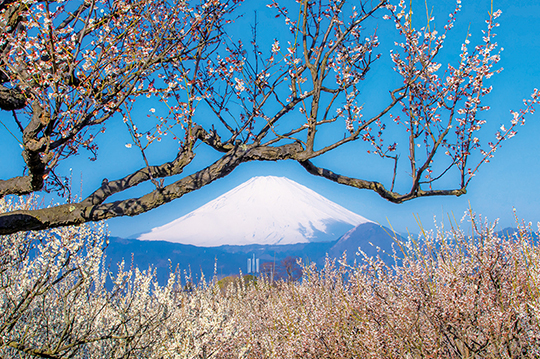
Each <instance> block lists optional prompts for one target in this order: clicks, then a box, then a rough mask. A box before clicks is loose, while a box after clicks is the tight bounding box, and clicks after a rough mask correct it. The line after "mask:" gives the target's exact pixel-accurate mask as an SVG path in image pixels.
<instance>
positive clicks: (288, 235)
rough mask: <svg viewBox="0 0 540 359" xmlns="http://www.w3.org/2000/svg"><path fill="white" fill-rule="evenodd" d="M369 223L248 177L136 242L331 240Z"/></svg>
mask: <svg viewBox="0 0 540 359" xmlns="http://www.w3.org/2000/svg"><path fill="white" fill-rule="evenodd" d="M363 223H372V221H370V220H368V219H366V218H364V217H362V216H360V215H358V214H356V213H353V212H351V211H349V210H347V209H345V208H344V207H342V206H340V205H338V204H336V203H334V202H332V201H330V200H328V199H326V198H324V197H323V196H321V195H319V194H318V193H316V192H314V191H312V190H311V189H309V188H307V187H305V186H302V185H300V184H298V183H296V182H294V181H291V180H290V179H288V178H285V177H274V176H267V177H254V178H252V179H250V180H248V181H247V182H245V183H243V184H241V185H239V186H238V187H236V188H234V189H232V190H230V191H229V192H227V193H225V194H223V195H222V196H220V197H218V198H216V199H215V200H213V201H211V202H208V203H207V204H205V205H204V206H202V207H200V208H198V209H196V210H195V211H193V212H191V213H188V214H187V215H185V216H183V217H180V218H178V219H176V220H174V221H172V222H170V223H168V224H165V225H163V226H161V227H156V228H153V229H152V230H151V231H150V232H147V233H144V234H142V235H141V236H140V237H139V238H138V239H139V240H148V241H152V240H154V241H168V242H175V243H181V244H190V245H195V246H199V247H218V246H223V245H250V244H260V245H281V244H296V243H312V242H329V241H334V240H336V239H337V238H338V237H340V236H341V235H342V234H343V233H345V232H347V231H348V230H350V229H351V228H353V227H355V226H358V225H360V224H363Z"/></svg>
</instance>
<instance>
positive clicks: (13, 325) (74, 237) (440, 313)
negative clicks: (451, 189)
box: [0, 198, 540, 358]
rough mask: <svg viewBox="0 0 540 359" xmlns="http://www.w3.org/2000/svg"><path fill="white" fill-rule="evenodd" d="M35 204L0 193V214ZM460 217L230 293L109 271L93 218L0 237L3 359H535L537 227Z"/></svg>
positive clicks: (539, 329) (539, 343)
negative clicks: (371, 252) (501, 227)
mask: <svg viewBox="0 0 540 359" xmlns="http://www.w3.org/2000/svg"><path fill="white" fill-rule="evenodd" d="M36 205H37V204H36V202H35V200H34V199H33V198H26V199H22V200H21V201H19V202H16V201H9V200H5V199H3V200H1V202H0V211H1V212H0V213H2V212H4V211H6V210H12V209H23V208H29V207H32V206H36ZM463 221H464V222H462V224H461V226H462V229H460V228H459V224H457V223H456V224H454V225H453V226H452V228H451V230H445V229H444V227H443V226H438V227H437V228H436V230H434V231H430V232H426V231H423V234H422V235H421V236H420V237H418V238H416V237H413V236H411V237H409V238H408V239H407V240H402V239H399V238H397V237H396V238H395V246H394V251H393V253H384V252H380V254H379V255H378V256H377V257H375V258H374V257H368V256H366V255H365V254H364V252H362V250H361V248H359V251H358V253H356V257H354V258H355V259H354V260H353V261H351V260H350V259H351V254H349V255H348V256H347V255H346V254H344V255H343V257H342V258H341V259H340V260H338V261H337V262H336V261H335V260H329V259H327V261H326V263H325V265H324V266H323V267H322V268H317V267H316V266H315V264H313V263H312V264H309V265H306V264H303V265H302V266H303V277H302V278H301V280H299V281H281V280H280V281H272V280H270V279H269V278H266V277H264V276H262V277H260V278H257V279H253V278H251V280H249V281H245V280H244V277H242V276H240V278H239V279H238V280H235V281H232V282H231V283H229V285H227V286H226V287H221V286H223V285H222V282H223V281H221V282H218V281H217V278H214V279H213V280H212V281H211V282H206V281H205V280H204V278H203V280H202V282H201V283H199V284H195V283H192V282H191V281H190V277H189V276H186V277H185V280H184V281H183V282H182V281H181V280H180V279H181V278H180V275H179V273H171V274H170V276H169V280H168V282H167V283H166V284H165V285H159V284H158V283H157V280H156V277H155V271H153V270H152V268H149V269H146V270H141V269H139V268H136V267H133V266H131V268H130V269H126V268H125V267H126V266H125V264H124V263H123V262H122V263H119V264H118V270H117V271H116V274H112V273H111V272H109V270H110V269H109V268H107V267H106V266H105V257H104V248H105V247H106V243H107V239H106V230H105V227H103V225H102V224H101V225H97V226H89V225H83V226H81V227H65V228H62V229H53V230H48V231H41V232H28V233H18V234H14V235H9V236H0V283H1V286H0V309H1V310H0V355H2V356H3V357H15V356H17V357H25V358H26V357H31V356H35V355H37V356H43V357H51V358H60V357H73V358H88V357H111V358H112V357H114V358H116V357H118V358H120V357H138V358H164V357H167V358H169V357H174V358H193V357H214V358H261V357H276V358H277V357H279V358H322V357H332V358H351V357H361V358H389V357H422V356H425V355H427V354H429V355H431V356H433V357H445V358H458V357H479V358H480V357H482V358H484V357H499V358H514V357H525V358H534V357H538V356H539V355H540V321H539V318H540V292H539V291H538V288H539V287H540V270H539V268H540V249H539V247H538V243H537V242H536V241H537V239H535V238H537V235H538V233H533V232H532V228H531V225H530V224H529V225H528V226H527V225H524V224H520V223H518V230H517V232H515V233H514V234H499V233H497V232H496V231H495V228H496V223H494V224H489V223H487V222H485V221H483V220H482V218H481V217H479V216H476V215H475V214H474V213H471V212H468V213H467V214H466V216H464V219H463ZM466 227H470V228H471V229H470V230H468V233H466V232H465V228H466ZM539 229H540V228H539ZM352 255H353V256H354V254H352ZM220 283H221V286H220Z"/></svg>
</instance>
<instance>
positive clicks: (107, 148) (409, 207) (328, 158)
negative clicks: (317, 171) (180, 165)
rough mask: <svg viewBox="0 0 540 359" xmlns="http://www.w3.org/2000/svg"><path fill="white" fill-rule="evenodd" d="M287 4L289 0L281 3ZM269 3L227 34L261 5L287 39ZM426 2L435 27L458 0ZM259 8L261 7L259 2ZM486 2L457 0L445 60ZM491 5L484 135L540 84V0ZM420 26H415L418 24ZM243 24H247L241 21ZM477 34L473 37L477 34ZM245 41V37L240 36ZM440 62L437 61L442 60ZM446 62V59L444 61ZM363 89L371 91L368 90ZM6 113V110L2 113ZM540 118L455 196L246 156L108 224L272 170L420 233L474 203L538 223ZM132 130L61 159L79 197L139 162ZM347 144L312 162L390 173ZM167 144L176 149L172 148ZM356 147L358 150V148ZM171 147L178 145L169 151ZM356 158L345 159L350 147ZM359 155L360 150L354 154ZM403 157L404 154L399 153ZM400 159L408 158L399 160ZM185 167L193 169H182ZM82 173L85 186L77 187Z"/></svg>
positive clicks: (180, 205) (475, 24) (418, 5)
mask: <svg viewBox="0 0 540 359" xmlns="http://www.w3.org/2000/svg"><path fill="white" fill-rule="evenodd" d="M283 3H284V4H285V2H283ZM264 4H266V2H263V1H260V2H259V1H257V2H249V4H247V6H245V7H243V8H241V10H240V11H241V12H244V13H245V14H246V16H245V17H244V18H242V19H239V20H238V21H237V23H236V24H235V28H233V30H232V32H231V36H232V37H233V38H234V37H235V36H241V35H242V34H243V33H245V31H246V30H245V29H246V28H245V26H249V21H250V20H249V19H250V16H251V15H252V13H253V10H258V14H259V15H258V16H259V22H260V23H261V25H262V28H264V31H262V34H261V36H262V37H263V39H264V38H267V39H271V38H272V37H279V38H280V41H281V39H282V38H283V39H285V37H286V36H287V34H286V32H287V31H286V30H283V29H280V28H272V29H271V30H272V31H269V30H268V28H267V27H266V26H265V21H266V20H268V19H270V18H272V16H271V14H270V13H269V12H268V10H267V9H266V8H265V7H264ZM427 4H428V8H430V9H431V8H433V14H434V16H435V26H437V27H438V28H441V29H442V26H443V25H444V23H445V22H446V19H447V17H448V13H449V12H450V11H451V10H453V8H454V6H455V2H454V1H446V0H445V1H433V0H432V1H428V2H427ZM258 7H259V8H258ZM490 8H491V1H490V0H477V1H463V7H462V11H461V12H460V13H459V14H458V21H457V23H456V27H455V28H454V29H453V30H452V32H451V36H450V37H449V39H448V41H447V42H446V43H445V48H444V49H445V53H444V54H445V55H444V56H446V57H445V59H448V61H453V62H454V63H455V61H456V59H458V57H457V56H458V54H459V50H460V44H461V42H462V41H463V40H464V39H465V37H466V34H467V30H468V29H469V31H470V33H471V35H472V38H471V42H472V44H476V43H478V42H479V41H480V39H481V33H480V30H481V29H484V28H485V23H484V20H486V19H487V18H488V11H489V10H490ZM493 8H494V9H495V10H496V9H501V10H502V15H501V17H500V18H499V19H498V20H499V21H498V22H499V23H500V24H501V26H500V27H499V28H497V29H496V30H497V34H498V36H497V38H496V41H497V42H498V44H499V46H501V47H503V48H504V51H503V52H502V55H501V56H502V59H501V61H500V62H499V66H500V67H503V68H504V70H503V71H502V73H500V74H498V75H496V76H494V77H493V78H492V80H491V84H492V85H493V88H494V89H493V92H492V93H491V94H490V95H488V96H487V97H486V101H485V103H484V104H486V105H490V106H491V110H490V111H488V112H487V113H485V114H483V116H485V118H486V120H487V121H488V124H487V126H486V127H485V129H484V130H483V132H482V134H483V135H484V137H483V140H484V141H487V139H488V138H489V139H492V138H493V136H494V134H495V132H496V130H497V129H498V128H499V127H500V126H501V125H502V124H508V123H509V122H510V119H511V115H510V109H512V110H518V109H519V108H521V106H522V100H523V99H524V98H528V97H529V96H530V94H531V93H532V90H533V88H535V87H536V88H539V87H540V70H539V62H538V59H539V58H540V37H539V36H538V28H539V26H540V3H539V2H538V1H537V0H521V1H506V0H505V1H494V2H493ZM413 10H414V14H415V15H414V18H413V21H418V22H422V21H424V20H425V15H424V14H425V3H424V1H415V2H413ZM419 27H420V26H419ZM247 29H249V28H247ZM391 33H392V24H391V23H390V22H388V21H387V22H386V23H383V24H381V25H380V26H379V29H378V36H379V39H380V41H381V46H380V47H379V49H378V51H379V52H380V53H381V60H380V61H379V63H377V64H376V65H375V66H373V68H372V71H371V72H370V75H369V76H368V78H367V80H366V83H365V88H366V94H367V95H366V103H367V105H366V107H368V105H369V104H374V106H376V105H377V104H378V103H379V102H380V101H382V100H381V98H383V99H384V96H387V93H388V87H385V85H387V84H388V83H392V82H393V81H396V79H399V78H397V77H396V75H395V74H394V73H393V71H392V70H391V63H390V57H389V52H388V51H389V49H390V48H391V46H388V44H390V45H391V44H392V41H393V40H391V39H390V38H389V34H391ZM475 40H476V41H475ZM245 43H247V41H245ZM441 60H442V59H441ZM444 65H445V63H444V62H443V67H444ZM368 89H369V91H368ZM139 106H140V111H141V114H142V115H145V114H146V113H147V112H146V111H148V110H147V108H150V107H151V106H153V105H152V104H151V103H141V104H139ZM2 116H6V114H2ZM539 134H540V118H539V116H538V114H536V115H533V116H528V117H527V124H526V125H525V126H524V127H521V128H519V129H518V135H517V136H516V137H514V138H513V139H511V140H510V141H507V142H505V143H504V145H503V148H502V149H500V150H498V151H497V153H496V156H495V158H494V159H493V160H492V161H491V163H489V164H487V165H484V166H483V167H482V168H481V170H480V172H479V173H478V175H477V176H476V177H475V178H474V179H473V181H472V182H471V184H470V185H469V187H468V193H467V194H466V195H463V196H461V197H459V198H456V197H433V198H421V199H415V200H412V201H409V202H406V203H403V204H399V205H398V204H392V203H390V202H387V201H386V200H384V199H382V198H380V197H379V196H378V195H377V194H375V193H373V192H371V191H367V190H358V189H354V188H349V187H346V186H342V185H338V184H335V183H332V182H330V181H328V180H325V179H322V178H318V177H313V176H311V175H309V174H308V173H307V172H306V171H305V170H304V169H303V168H302V167H301V166H300V165H298V164H297V163H295V162H283V161H282V162H278V163H247V164H243V165H241V166H240V167H239V168H238V169H236V170H235V171H234V172H233V173H232V174H230V175H229V176H227V177H225V178H223V179H220V180H218V181H216V182H214V183H212V184H211V185H209V186H207V187H204V188H203V189H201V190H198V191H196V192H193V193H190V194H188V195H185V196H184V197H182V198H180V199H178V200H176V201H174V202H172V203H169V204H166V205H164V206H162V207H160V208H158V209H156V210H153V211H151V212H149V213H145V214H142V215H139V216H137V217H133V218H130V217H124V218H115V219H111V220H109V221H108V225H109V229H110V231H111V234H112V235H113V236H122V237H128V236H131V235H134V234H136V233H140V232H143V231H147V230H149V229H150V228H152V227H156V226H160V225H163V224H165V223H168V222H170V221H172V220H174V219H176V218H178V217H180V216H182V215H185V214H187V213H188V212H190V211H192V210H194V209H196V208H198V207H199V206H201V205H203V204H205V203H206V202H208V201H210V200H212V199H214V198H216V197H217V196H219V195H221V194H223V193H225V192H226V191H228V190H230V189H232V188H234V187H236V186H238V185H240V184H241V183H243V182H245V181H247V180H248V179H250V178H251V177H253V176H261V175H275V176H286V177H288V178H290V179H292V180H294V181H296V182H298V183H300V184H302V185H305V186H307V187H309V188H311V189H313V190H315V191H317V192H319V193H320V194H322V195H323V196H325V197H327V198H328V199H330V200H332V201H334V202H336V203H338V204H340V205H342V206H344V207H346V208H348V209H350V210H352V211H354V212H356V213H358V214H360V215H362V216H364V217H366V218H369V219H371V220H373V221H377V222H379V223H381V224H383V225H387V224H388V222H390V223H391V224H392V226H393V227H394V228H395V229H396V230H397V231H400V232H405V231H406V230H407V228H408V229H409V230H410V231H411V232H418V231H419V229H418V225H417V224H416V220H415V216H416V217H417V218H419V219H420V220H421V222H422V223H423V225H424V227H426V228H432V227H433V218H434V216H436V217H437V220H438V221H439V222H440V221H442V220H444V221H445V223H448V216H452V217H453V216H455V218H457V219H458V220H459V219H460V218H461V217H462V215H463V213H464V211H465V210H467V209H468V208H469V206H471V207H472V209H473V210H474V211H475V212H477V213H479V214H482V215H483V216H485V217H487V218H488V219H489V220H490V221H493V220H495V219H497V218H499V219H500V225H499V228H500V229H502V228H504V227H508V226H514V225H515V223H514V217H513V210H512V209H513V208H515V209H516V210H517V215H518V217H519V218H522V219H524V220H526V221H532V222H533V223H534V224H536V222H537V221H539V220H540V206H539V205H538V203H540V188H539V185H538V183H539V182H538V179H537V178H538V176H539V175H540V171H539V160H538V156H539V154H540V141H539ZM0 136H1V138H2V139H3V140H5V141H4V144H5V145H6V146H10V147H9V148H10V150H8V152H7V153H10V151H12V152H11V153H14V154H15V153H17V154H18V153H19V152H18V151H19V150H18V149H17V148H18V144H17V143H16V142H15V141H14V140H13V139H12V138H11V137H10V136H9V134H8V133H7V131H6V130H5V129H4V128H3V127H0ZM127 142H129V136H128V134H127V131H126V129H125V126H124V124H123V123H122V121H121V120H120V119H117V121H116V122H114V123H111V124H110V125H109V126H108V132H107V133H106V134H105V135H104V136H102V137H101V138H98V144H99V145H100V150H99V157H98V160H97V161H95V162H88V161H87V156H86V155H81V156H79V157H78V158H75V159H72V160H70V161H69V162H67V163H65V164H64V165H63V169H64V170H65V171H69V168H72V173H73V183H74V185H73V188H74V189H73V190H74V192H75V193H79V192H80V189H79V187H81V189H82V195H83V197H84V196H85V195H88V194H89V193H90V192H91V191H93V190H94V189H95V188H97V187H99V185H100V183H101V180H102V178H103V177H107V178H108V179H109V180H112V179H116V178H120V177H123V176H125V175H126V174H128V173H130V172H132V171H134V170H135V169H137V168H139V167H140V166H141V161H140V154H138V153H137V152H136V150H135V149H134V148H131V149H128V148H126V147H125V144H126V143H127ZM355 146H356V145H352V146H349V147H345V148H343V149H340V150H338V151H336V153H333V154H331V155H325V156H324V157H323V158H320V159H317V160H315V161H314V162H315V164H317V165H320V166H323V167H329V168H331V169H333V170H334V171H335V172H338V173H342V174H345V175H350V176H358V177H360V178H364V179H370V180H372V179H377V180H383V181H385V182H386V183H388V178H389V176H390V175H391V174H390V173H389V172H388V167H389V165H390V164H389V163H384V162H380V161H375V159H373V156H371V157H370V156H368V155H366V154H365V149H362V148H359V147H355ZM200 149H201V151H199V152H198V154H197V157H196V160H195V161H194V163H193V165H190V166H193V168H195V167H197V166H203V165H205V164H209V163H210V162H209V161H213V160H215V159H216V158H217V157H216V156H215V154H213V153H212V152H210V151H206V150H204V148H203V146H201V147H200ZM169 150H173V151H174V148H173V147H169ZM360 152H361V153H360ZM172 153H174V152H172ZM172 153H171V152H167V151H163V150H160V152H159V153H156V154H155V156H154V157H153V158H154V159H155V160H156V163H158V162H159V161H168V160H172ZM353 153H354V154H355V156H351V154H353ZM357 153H359V154H358V156H356V154H357ZM404 157H406V155H404ZM403 165H405V163H403ZM188 170H189V168H188ZM20 172H21V160H20V158H18V157H17V156H3V159H2V169H1V170H0V178H7V177H9V176H13V175H19V174H20ZM81 179H82V184H79V183H80V182H81ZM145 189H146V190H148V189H151V185H147V186H142V187H141V189H134V190H131V192H129V193H126V194H125V195H123V197H126V196H128V195H135V196H136V195H138V194H139V195H140V193H142V192H141V191H144V190H145Z"/></svg>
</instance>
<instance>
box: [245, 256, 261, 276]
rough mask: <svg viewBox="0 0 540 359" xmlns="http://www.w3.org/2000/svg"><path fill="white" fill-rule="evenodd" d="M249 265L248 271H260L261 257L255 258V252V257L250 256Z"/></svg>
mask: <svg viewBox="0 0 540 359" xmlns="http://www.w3.org/2000/svg"><path fill="white" fill-rule="evenodd" d="M247 267H248V270H247V272H248V273H259V258H255V254H253V258H248V260H247Z"/></svg>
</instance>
